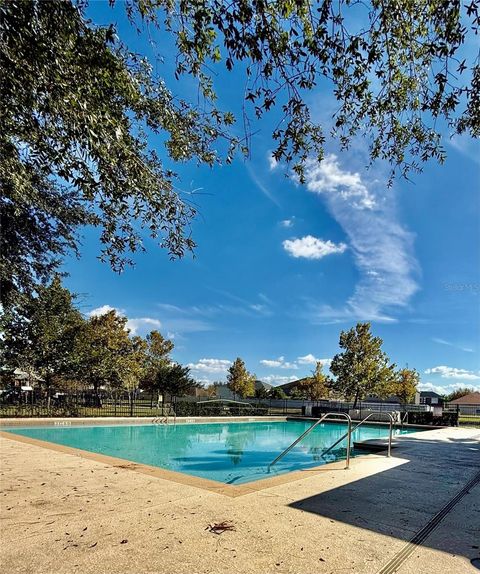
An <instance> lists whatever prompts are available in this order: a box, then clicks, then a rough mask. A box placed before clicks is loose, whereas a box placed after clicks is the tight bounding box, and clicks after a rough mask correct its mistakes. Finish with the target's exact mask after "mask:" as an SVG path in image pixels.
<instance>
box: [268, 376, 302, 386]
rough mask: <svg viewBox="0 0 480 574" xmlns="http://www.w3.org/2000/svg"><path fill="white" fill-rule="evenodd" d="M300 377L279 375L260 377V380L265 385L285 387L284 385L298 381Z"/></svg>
mask: <svg viewBox="0 0 480 574" xmlns="http://www.w3.org/2000/svg"><path fill="white" fill-rule="evenodd" d="M297 379H298V377H297V376H296V375H287V376H279V375H267V376H266V377H260V380H261V381H263V382H264V383H268V384H270V385H274V386H277V385H283V384H284V383H290V382H291V381H296V380H297Z"/></svg>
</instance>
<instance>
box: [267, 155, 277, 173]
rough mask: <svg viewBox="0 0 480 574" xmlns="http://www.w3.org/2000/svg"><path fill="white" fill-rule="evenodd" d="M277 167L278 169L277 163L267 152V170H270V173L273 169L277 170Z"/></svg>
mask: <svg viewBox="0 0 480 574" xmlns="http://www.w3.org/2000/svg"><path fill="white" fill-rule="evenodd" d="M277 167H278V161H277V160H276V159H275V158H274V157H273V155H272V154H271V153H270V152H269V154H268V168H269V169H270V171H273V170H274V169H277Z"/></svg>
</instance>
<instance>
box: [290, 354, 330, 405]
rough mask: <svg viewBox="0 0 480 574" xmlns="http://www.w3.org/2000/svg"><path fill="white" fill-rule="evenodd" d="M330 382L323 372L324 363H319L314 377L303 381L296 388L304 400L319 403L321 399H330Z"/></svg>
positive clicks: (313, 374)
mask: <svg viewBox="0 0 480 574" xmlns="http://www.w3.org/2000/svg"><path fill="white" fill-rule="evenodd" d="M328 382H329V378H328V376H327V375H326V374H325V373H324V372H323V365H322V363H321V362H320V361H317V364H316V366H315V370H314V371H313V372H312V376H311V377H305V378H304V379H301V380H300V382H299V384H298V387H296V388H297V389H298V391H299V392H300V394H301V395H302V398H306V399H308V400H310V401H319V400H320V399H325V398H327V397H328V394H329V387H328Z"/></svg>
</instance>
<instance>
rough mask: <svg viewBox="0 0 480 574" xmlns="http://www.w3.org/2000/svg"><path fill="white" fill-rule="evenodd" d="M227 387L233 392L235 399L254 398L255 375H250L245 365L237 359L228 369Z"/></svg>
mask: <svg viewBox="0 0 480 574" xmlns="http://www.w3.org/2000/svg"><path fill="white" fill-rule="evenodd" d="M227 386H228V388H229V389H230V390H231V391H232V393H233V396H234V398H236V397H237V395H239V396H240V397H253V396H254V394H255V375H252V374H250V373H249V372H248V371H247V369H246V368H245V363H244V362H243V361H242V359H240V357H237V358H236V359H235V361H234V362H233V364H232V365H231V367H230V368H229V369H228V374H227Z"/></svg>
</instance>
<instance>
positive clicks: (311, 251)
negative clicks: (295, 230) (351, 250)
mask: <svg viewBox="0 0 480 574" xmlns="http://www.w3.org/2000/svg"><path fill="white" fill-rule="evenodd" d="M282 245H283V248H284V249H285V251H286V252H287V253H289V254H290V255H291V256H292V257H303V258H305V259H322V258H323V257H326V256H327V255H333V254H335V253H343V252H344V251H345V250H346V249H347V246H346V245H345V243H337V244H336V243H334V242H333V241H330V240H327V241H324V240H323V239H318V237H313V235H306V236H305V237H301V238H295V239H286V240H285V241H284V242H283V244H282Z"/></svg>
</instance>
